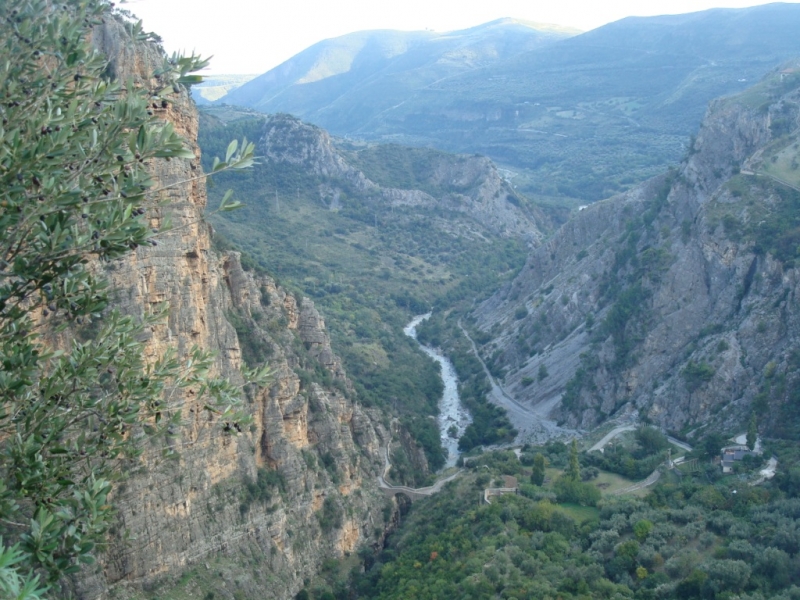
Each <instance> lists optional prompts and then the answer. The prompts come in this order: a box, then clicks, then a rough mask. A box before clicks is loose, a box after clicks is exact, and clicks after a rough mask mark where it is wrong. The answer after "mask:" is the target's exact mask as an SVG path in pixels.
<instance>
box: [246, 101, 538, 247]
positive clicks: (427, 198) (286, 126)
mask: <svg viewBox="0 0 800 600" xmlns="http://www.w3.org/2000/svg"><path fill="white" fill-rule="evenodd" d="M259 146H260V150H261V152H263V155H264V156H265V158H266V159H267V160H269V161H271V162H273V163H276V164H289V165H294V166H297V167H300V168H302V169H303V170H304V171H305V173H307V174H309V175H312V176H316V177H317V178H319V179H320V180H322V181H323V182H324V183H322V184H320V198H321V200H322V202H323V204H325V205H326V206H328V207H329V208H331V209H333V210H338V209H339V208H341V204H340V202H339V198H340V196H341V194H342V188H343V187H345V188H348V193H353V192H355V193H356V194H358V195H361V196H364V197H365V198H368V199H369V201H371V202H375V203H378V204H380V205H381V206H383V207H384V208H389V207H424V208H437V209H440V210H446V211H449V212H451V213H453V214H456V215H462V216H463V217H466V218H467V219H468V220H469V221H470V222H471V224H472V229H474V228H475V227H476V226H477V227H480V228H485V229H486V230H488V231H490V232H492V233H494V234H499V235H502V236H505V237H518V238H523V239H525V240H527V241H529V242H530V243H532V244H533V245H538V244H539V243H540V241H541V239H542V237H543V236H542V229H544V228H546V226H547V218H546V217H545V216H544V214H543V213H541V211H539V210H538V209H536V208H535V207H532V206H523V203H524V200H522V199H521V198H520V197H519V195H518V194H516V193H515V192H514V190H513V188H512V187H511V185H510V184H509V183H508V182H507V181H505V180H504V179H503V178H502V176H501V175H500V173H499V172H498V170H497V167H496V166H495V165H494V163H492V161H491V160H489V159H488V158H485V157H482V156H477V155H476V156H461V155H451V154H445V153H437V154H435V155H432V156H431V161H432V164H429V165H427V167H428V169H427V170H428V171H429V173H430V174H429V175H428V177H427V178H426V181H425V182H424V183H425V187H426V189H428V190H433V189H436V190H446V191H443V192H442V193H438V194H433V193H431V192H430V191H424V190H420V189H399V188H394V187H386V186H381V185H378V184H377V183H375V182H374V181H372V180H370V179H369V178H368V177H367V176H366V175H365V174H364V173H363V172H362V171H360V170H359V169H357V168H355V167H354V166H353V165H352V164H350V162H348V159H347V157H346V155H345V154H344V153H343V152H341V151H340V150H339V148H338V147H337V145H336V143H335V142H334V140H333V139H332V138H331V136H330V135H329V134H328V132H326V131H325V130H323V129H320V128H319V127H316V126H314V125H309V124H307V123H303V122H302V121H299V120H298V119H296V118H294V117H292V116H290V115H284V114H278V115H272V116H271V117H269V118H268V120H267V122H266V125H265V128H264V135H263V137H262V139H261V141H260V143H259ZM453 231H454V229H453V228H452V227H451V228H450V231H449V233H451V234H452V232H453Z"/></svg>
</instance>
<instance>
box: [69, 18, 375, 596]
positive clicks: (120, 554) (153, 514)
mask: <svg viewBox="0 0 800 600" xmlns="http://www.w3.org/2000/svg"><path fill="white" fill-rule="evenodd" d="M95 43H96V45H97V46H98V47H99V48H100V49H101V50H103V51H105V52H106V53H107V54H108V55H109V56H110V57H111V58H112V64H111V67H112V69H113V70H114V72H116V74H117V75H118V76H119V77H122V78H127V77H133V78H134V80H136V81H137V82H138V83H140V84H150V83H152V81H151V80H150V78H149V73H150V72H151V71H152V70H153V68H154V67H156V66H157V65H158V64H159V62H160V61H161V60H162V57H161V54H160V52H159V51H157V50H156V49H155V48H153V47H151V46H149V45H147V44H142V43H134V42H133V41H132V40H130V39H129V38H128V37H127V35H126V34H125V32H124V29H123V28H122V26H121V25H120V24H119V23H117V22H115V21H112V20H109V22H108V23H106V25H105V26H104V27H103V29H102V31H97V32H96V33H95ZM163 116H164V118H165V119H168V120H170V121H171V122H172V123H173V124H174V125H175V128H176V130H177V131H178V132H180V133H181V134H182V135H183V136H184V137H185V138H186V139H187V140H188V141H189V142H190V144H192V145H193V147H194V148H195V150H197V146H196V145H195V140H196V136H197V125H198V118H197V114H196V111H195V108H194V105H193V103H192V102H191V100H190V99H189V97H188V94H186V93H181V94H178V95H176V96H175V99H174V102H173V103H171V104H170V106H169V108H167V109H166V110H164V111H163ZM197 155H198V158H195V159H194V160H191V161H179V160H173V161H171V162H166V161H158V162H156V163H155V164H154V165H153V171H154V173H155V178H156V180H157V183H158V186H157V187H160V188H163V191H162V192H160V194H161V196H162V199H167V200H168V203H167V204H165V205H161V206H159V207H152V208H150V209H149V211H148V213H147V214H148V216H149V218H150V220H151V223H152V225H153V226H154V227H159V226H160V225H161V224H162V222H163V220H164V218H165V217H166V216H167V215H169V216H170V217H171V221H172V228H171V230H170V231H169V232H166V233H163V234H161V235H159V236H158V238H157V239H158V246H156V247H154V248H150V247H148V248H139V249H138V250H136V251H135V252H134V253H132V254H131V255H130V256H129V257H127V258H126V259H125V260H124V261H121V262H118V263H116V264H114V265H112V266H111V267H110V268H109V271H108V274H109V277H110V279H111V281H112V283H113V285H114V288H115V289H116V293H117V298H118V306H119V307H120V308H121V309H122V310H123V311H126V312H129V313H133V314H141V313H143V312H144V311H146V310H149V309H151V308H153V307H155V306H157V305H160V304H162V303H165V302H166V303H169V318H168V320H167V321H166V322H164V323H163V325H160V326H158V327H156V328H154V329H153V331H151V332H150V337H149V339H148V340H147V350H148V352H149V353H151V354H152V355H154V356H155V355H157V354H159V353H161V352H163V351H164V350H165V349H167V348H169V347H176V348H177V349H178V351H179V354H181V355H183V356H185V355H186V354H187V353H188V352H189V350H190V349H191V348H192V347H193V346H199V347H200V348H202V349H205V350H211V351H214V352H216V363H215V367H214V368H215V371H216V373H215V374H216V375H221V376H224V377H228V378H230V379H231V380H232V381H234V382H241V381H242V378H241V375H240V373H239V371H240V367H241V366H242V362H243V360H244V361H250V362H259V363H260V362H268V363H269V365H270V366H271V367H272V369H273V370H274V380H273V383H272V384H271V385H270V386H269V387H267V388H263V389H247V390H246V392H247V405H246V408H247V410H248V412H249V413H250V414H251V415H252V424H251V425H249V426H247V425H245V426H244V427H243V428H242V431H241V433H239V434H237V435H230V434H227V433H226V432H225V431H224V424H222V423H219V422H217V420H216V419H215V418H213V417H211V416H210V415H209V414H208V413H207V411H205V410H204V408H203V406H204V402H203V399H202V398H199V397H198V390H195V389H188V390H185V391H183V390H177V391H176V392H175V393H174V394H173V395H172V396H171V397H170V399H169V403H170V405H171V406H173V407H174V410H178V411H180V412H181V414H182V416H183V426H182V428H181V429H180V431H178V432H176V436H175V441H174V443H175V446H176V449H177V450H178V452H179V455H180V459H179V460H177V461H173V462H165V461H163V460H161V459H160V447H150V448H148V449H147V450H146V452H145V454H144V456H143V457H142V459H141V461H139V462H138V463H137V464H134V465H131V466H130V471H131V477H130V478H128V479H126V480H125V482H124V483H123V484H122V486H121V488H120V489H119V490H118V492H117V494H116V504H117V505H118V507H119V516H118V525H117V526H116V527H115V535H114V536H112V538H111V539H110V540H109V547H108V550H107V552H106V553H105V554H104V555H103V556H102V557H101V560H100V562H99V566H98V568H97V569H96V570H95V571H94V572H89V573H88V575H87V576H86V577H84V578H83V579H82V580H81V581H80V582H79V583H78V584H77V587H78V589H79V595H80V596H81V597H83V598H87V599H88V598H105V597H108V596H109V593H112V595H113V596H114V597H118V598H125V597H134V596H135V595H136V593H137V592H136V590H137V589H138V588H140V587H141V586H152V585H155V584H157V583H158V582H161V583H162V584H163V585H165V586H167V587H169V585H170V581H174V578H175V577H176V575H179V574H180V573H181V572H182V571H183V570H185V569H186V568H188V567H190V566H192V565H198V564H200V565H202V564H205V565H206V567H205V568H206V569H207V568H208V567H207V563H208V561H210V560H211V559H212V558H215V559H216V560H217V561H219V560H222V561H223V563H224V562H225V557H232V556H241V555H242V554H247V555H248V556H252V557H258V560H257V561H255V562H253V561H240V560H231V561H229V563H230V564H228V563H226V564H228V566H226V567H225V577H230V578H235V579H236V589H239V590H241V592H242V593H243V594H244V596H245V597H248V598H255V597H259V598H276V599H277V598H281V599H283V598H290V597H292V596H293V595H294V594H295V593H296V592H297V591H298V590H299V589H300V588H301V587H303V579H304V578H307V577H311V576H313V574H314V573H316V571H317V570H318V569H319V566H320V564H321V562H322V561H323V560H324V559H325V558H329V557H335V556H341V555H342V554H343V553H345V552H352V551H353V550H354V549H355V548H356V547H357V546H358V545H360V544H364V543H374V542H375V540H376V535H378V536H380V535H382V532H383V530H384V516H383V509H384V506H385V499H384V497H383V496H382V495H381V494H380V492H379V491H378V489H377V485H376V483H375V474H377V472H378V471H379V469H380V468H382V464H383V463H382V456H381V453H380V448H381V445H382V444H383V443H384V440H385V439H388V434H387V432H386V431H385V429H384V427H383V426H382V425H381V424H380V422H379V420H378V418H377V415H375V414H371V413H367V412H365V411H364V410H362V409H361V408H360V407H359V406H358V405H356V404H355V403H354V402H353V400H352V394H351V385H350V383H349V382H348V381H347V379H346V376H345V373H344V371H343V369H342V366H341V362H340V361H339V359H338V358H337V357H336V356H335V355H334V354H333V352H332V350H331V347H330V341H329V339H328V336H327V333H326V331H325V324H324V321H323V320H322V318H321V316H320V315H319V313H317V311H316V309H315V308H314V306H313V304H312V303H311V302H310V301H308V300H304V301H303V302H302V303H301V305H300V306H299V307H298V306H297V303H296V301H295V298H294V297H293V296H291V295H288V294H287V293H286V292H285V291H284V290H283V289H281V288H280V287H279V286H276V285H275V283H274V281H272V280H271V279H269V278H258V279H257V278H255V277H254V276H253V275H252V274H250V273H247V272H244V271H243V270H242V267H241V264H240V262H239V257H238V255H237V254H235V253H231V254H228V255H226V256H219V255H218V254H217V253H216V252H215V251H214V250H212V248H211V235H210V228H209V227H208V225H207V224H206V223H205V221H204V220H203V210H204V209H205V204H206V196H205V184H204V182H203V180H202V179H198V176H200V175H201V167H200V161H199V151H197ZM232 323H233V325H232ZM234 325H235V326H236V327H234ZM237 330H238V334H237ZM326 507H327V512H326ZM325 515H328V516H329V517H331V518H328V519H327V520H325V519H323V518H319V519H318V518H317V516H322V517H324V516H325ZM125 531H128V532H129V533H130V535H131V536H133V540H132V541H125V540H124V539H123V536H122V533H123V532H125ZM220 574H221V575H222V570H220ZM214 585H215V587H212V588H210V589H216V588H220V587H225V586H226V585H229V584H226V582H225V581H222V580H220V581H219V582H218V583H217V584H214ZM110 590H111V592H110ZM228 592H230V593H232V592H233V588H229V589H228ZM228 592H225V593H222V594H221V595H220V596H219V597H228ZM231 597H232V596H231Z"/></svg>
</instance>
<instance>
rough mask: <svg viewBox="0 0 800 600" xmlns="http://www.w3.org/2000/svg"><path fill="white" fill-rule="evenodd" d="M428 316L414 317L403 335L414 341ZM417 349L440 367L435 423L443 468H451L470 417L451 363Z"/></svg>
mask: <svg viewBox="0 0 800 600" xmlns="http://www.w3.org/2000/svg"><path fill="white" fill-rule="evenodd" d="M430 316H431V313H426V314H424V315H419V316H416V317H414V318H413V319H412V320H411V322H410V323H409V324H408V325H406V326H405V327H404V328H403V333H405V334H406V335H407V336H409V337H411V338H414V339H415V340H416V339H417V325H419V324H420V323H422V322H423V321H424V320H425V319H427V318H429V317H430ZM417 343H418V344H419V341H417ZM419 347H420V348H422V351H423V352H424V353H425V354H427V355H428V356H430V357H431V358H432V359H433V360H435V361H436V362H437V363H439V365H440V366H441V367H442V382H443V383H444V393H443V394H442V399H441V400H439V417H438V418H437V420H436V421H437V423H438V425H439V436H440V438H441V440H442V447H443V448H444V449H445V450H447V462H446V463H445V467H452V466H453V465H455V464H456V461H457V460H458V455H459V452H458V438H460V437H461V436H462V435H463V433H464V430H465V429H466V428H467V425H469V424H470V423H472V417H471V416H470V414H469V413H468V412H467V409H466V408H464V406H463V405H462V404H461V399H460V398H459V397H458V378H457V377H456V370H455V368H454V367H453V363H451V362H450V361H449V360H448V359H447V357H446V356H444V355H442V354H440V353H439V352H437V351H436V349H435V348H430V347H429V346H425V345H424V344H419ZM453 426H455V428H456V432H457V434H456V437H452V436H450V434H449V433H448V430H449V429H450V428H451V427H453Z"/></svg>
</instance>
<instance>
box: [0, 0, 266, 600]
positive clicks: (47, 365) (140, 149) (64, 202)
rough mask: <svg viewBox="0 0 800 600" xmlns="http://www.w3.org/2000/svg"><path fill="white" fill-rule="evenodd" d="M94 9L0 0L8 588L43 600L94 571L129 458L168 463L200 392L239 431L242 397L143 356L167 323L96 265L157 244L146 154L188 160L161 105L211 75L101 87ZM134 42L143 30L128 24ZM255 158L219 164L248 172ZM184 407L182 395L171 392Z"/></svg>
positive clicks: (1, 569)
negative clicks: (86, 570)
mask: <svg viewBox="0 0 800 600" xmlns="http://www.w3.org/2000/svg"><path fill="white" fill-rule="evenodd" d="M115 18H117V17H114V16H113V15H112V14H111V8H110V5H109V4H108V3H107V2H105V1H104V0H66V1H65V2H64V3H60V4H58V5H54V4H53V3H52V2H49V1H47V0H9V1H7V2H3V3H0V96H2V99H3V101H2V105H1V106H0V118H2V126H1V127H0V364H1V365H2V368H0V399H1V402H2V404H0V536H2V538H0V539H1V540H2V542H0V590H2V594H3V597H14V598H37V597H39V596H40V595H42V594H43V593H45V592H46V587H47V586H51V587H52V586H53V585H54V584H56V582H59V581H60V580H63V577H64V576H65V575H67V574H70V573H75V572H76V571H78V570H79V568H80V564H81V563H89V562H91V561H92V560H93V559H92V555H93V554H94V552H95V550H96V549H97V548H98V547H102V544H103V541H104V538H105V534H106V532H107V530H108V527H109V525H110V520H111V517H112V515H113V507H112V506H111V504H110V500H109V493H110V491H111V489H112V481H113V479H114V478H115V477H117V475H116V473H117V472H119V471H121V470H123V469H121V468H120V467H121V464H122V463H123V461H126V460H130V459H133V458H135V457H136V456H137V455H138V454H139V453H140V452H141V451H142V444H141V442H142V440H143V439H144V438H150V439H152V440H160V441H159V442H156V444H157V447H158V445H160V446H161V447H162V448H163V449H164V451H165V453H166V454H169V446H170V438H171V436H172V435H173V434H174V433H175V431H176V430H175V427H176V426H177V425H179V422H178V418H179V412H178V411H177V410H175V407H174V406H171V405H170V404H169V402H168V398H169V396H165V392H168V391H171V392H174V391H175V390H177V389H178V388H184V387H188V386H192V387H193V389H194V390H195V391H196V392H198V393H199V394H201V395H205V393H206V392H209V393H210V397H211V398H212V399H210V400H209V405H210V406H209V408H210V409H212V410H215V411H216V412H220V413H223V414H224V415H225V418H227V419H229V420H232V419H234V418H235V414H234V412H233V411H232V407H233V406H234V405H235V404H236V402H237V396H238V391H237V390H236V389H234V388H233V387H232V386H230V384H228V383H226V382H222V381H218V380H213V379H210V378H208V377H207V376H206V374H207V369H208V367H209V366H210V364H211V357H210V356H209V355H208V354H206V353H203V352H200V351H199V350H193V351H191V352H190V353H189V355H188V356H186V357H180V358H179V357H178V356H177V354H176V353H175V352H168V353H166V354H165V355H162V356H156V357H150V358H146V356H145V353H144V344H143V342H142V340H143V339H146V336H144V335H143V333H144V331H145V328H147V327H151V326H153V325H154V324H155V323H156V322H157V320H158V317H159V315H157V314H155V315H144V316H143V317H142V318H139V319H136V318H133V317H130V316H122V315H120V314H119V313H117V312H115V311H113V310H112V309H111V306H110V304H109V296H110V293H111V290H110V289H109V288H108V285H107V282H106V280H105V278H104V277H103V272H102V264H103V263H108V262H109V261H113V260H116V259H119V258H121V257H123V256H125V255H126V254H129V253H131V252H132V251H134V250H135V249H136V248H138V247H140V246H149V245H155V244H156V243H157V242H156V241H154V240H153V239H152V238H153V237H154V232H153V231H152V230H151V229H150V228H149V226H148V223H147V221H146V220H145V219H144V218H143V217H142V215H144V214H145V212H146V208H145V206H146V205H147V204H148V203H149V202H148V194H149V193H151V191H152V190H151V188H152V186H153V183H154V182H153V180H152V179H151V177H150V174H149V164H150V163H151V161H153V160H155V159H166V160H182V159H193V158H194V153H193V152H192V151H191V150H189V149H187V148H186V147H185V146H184V142H183V140H181V139H180V137H179V136H178V135H177V134H176V133H175V132H174V131H173V129H172V127H171V125H170V124H168V123H165V122H163V121H162V120H160V119H159V118H158V117H157V116H155V115H154V114H153V112H152V111H151V110H150V107H151V104H152V103H153V102H156V103H158V104H159V105H161V104H162V103H163V105H167V103H169V102H171V101H172V98H173V96H172V94H173V93H174V92H176V91H180V89H181V85H183V84H189V83H193V82H195V81H197V78H196V76H193V75H190V74H189V73H190V72H191V71H192V70H195V69H197V68H199V67H201V66H203V65H204V63H203V61H200V60H199V59H197V58H195V57H192V58H182V57H173V59H166V58H165V60H164V65H163V68H162V69H161V70H160V72H158V73H156V74H155V76H156V77H155V80H156V81H157V82H158V88H157V89H139V88H135V87H133V84H132V83H130V82H129V83H127V84H125V85H123V84H121V83H120V82H117V81H113V80H111V79H109V77H108V73H109V71H110V70H109V69H108V67H107V61H106V59H105V57H103V56H102V55H100V54H99V53H97V52H96V51H95V50H94V49H93V48H92V47H91V45H90V44H89V42H88V40H89V39H90V32H91V29H92V28H93V27H95V26H99V25H100V23H101V22H102V21H103V20H104V19H115ZM125 27H126V28H127V35H129V36H130V40H129V42H130V43H131V44H134V43H142V42H145V41H147V39H148V37H149V36H148V35H147V34H143V33H142V32H141V28H140V27H139V26H138V25H131V24H127V25H125ZM249 153H252V147H251V146H245V147H244V148H243V149H242V151H240V152H239V153H238V154H237V153H236V147H235V146H234V147H232V152H229V153H228V156H227V157H226V159H227V161H226V162H225V163H223V164H222V165H221V166H220V165H218V167H219V168H225V167H233V166H234V165H236V166H243V165H245V164H246V163H247V162H248V161H249V160H250V159H249V156H248V154H249ZM178 396H179V394H178Z"/></svg>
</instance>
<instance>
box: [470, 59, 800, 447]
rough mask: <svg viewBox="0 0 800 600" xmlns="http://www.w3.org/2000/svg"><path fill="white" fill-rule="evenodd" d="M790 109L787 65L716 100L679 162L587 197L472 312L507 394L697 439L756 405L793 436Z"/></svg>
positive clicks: (794, 137) (580, 422) (794, 118)
mask: <svg viewBox="0 0 800 600" xmlns="http://www.w3.org/2000/svg"><path fill="white" fill-rule="evenodd" d="M798 114H800V91H799V90H798V82H797V81H796V80H795V81H794V82H793V83H792V81H791V80H787V79H786V72H784V73H779V72H775V73H772V74H771V75H770V76H768V77H767V79H766V80H765V81H764V82H762V83H761V84H760V85H759V86H758V87H756V88H754V89H753V90H750V91H748V92H746V93H745V94H743V95H741V96H738V97H733V98H726V99H722V100H718V101H715V102H713V103H712V104H711V105H710V107H709V110H708V113H707V115H706V118H705V120H704V123H703V126H702V128H701V129H700V131H699V133H698V135H697V138H696V140H694V143H693V145H692V147H691V148H690V150H689V154H688V156H687V158H686V159H685V160H684V161H683V162H682V164H681V165H680V166H679V167H678V168H676V169H674V170H673V171H672V172H670V173H668V174H665V175H663V176H661V177H658V178H655V179H653V180H651V181H649V182H647V183H646V184H644V185H642V186H639V187H638V188H636V189H634V190H632V191H630V192H629V193H625V194H622V195H619V196H615V197H613V198H610V199H608V200H605V201H602V202H598V203H596V204H594V205H591V206H588V207H585V208H583V209H582V210H580V211H578V212H577V213H576V214H575V215H574V216H573V218H572V219H571V220H570V221H569V222H567V223H566V224H565V225H564V226H563V227H562V228H561V229H560V230H559V231H558V232H557V233H556V235H554V236H553V237H552V238H551V239H549V240H548V241H546V242H545V243H544V244H543V245H542V246H541V247H539V248H537V249H536V250H534V251H533V252H532V253H531V255H530V257H529V259H528V262H527V264H526V266H525V268H524V269H523V270H522V272H521V273H520V274H519V276H518V277H517V278H516V279H515V280H514V281H513V282H512V283H511V284H510V285H508V286H507V287H506V288H505V289H503V290H501V291H500V292H499V293H497V294H495V295H494V296H493V297H492V298H490V299H489V300H487V301H486V302H484V303H483V304H482V305H481V306H480V307H478V309H477V310H476V311H475V313H474V317H475V319H476V321H477V325H478V327H479V328H480V329H482V330H483V331H485V332H487V333H489V334H490V336H489V337H490V338H491V339H490V341H489V342H487V344H485V345H484V346H483V353H484V355H485V356H486V357H487V358H488V357H491V361H490V362H491V364H492V365H493V366H494V367H495V368H496V369H498V370H502V379H503V381H504V384H505V387H506V389H507V390H508V391H509V392H510V393H511V394H512V395H513V396H514V397H515V398H516V399H517V400H519V401H521V402H523V403H526V404H527V405H529V406H539V408H540V409H541V408H543V407H544V408H546V409H547V410H550V409H552V414H553V415H554V416H557V417H559V418H560V420H561V421H563V422H565V423H567V424H569V425H570V426H573V427H580V428H590V427H593V426H595V425H597V424H598V423H600V422H602V421H603V420H605V419H607V418H609V417H612V416H621V415H625V414H629V413H633V412H634V411H636V412H638V414H639V415H641V416H643V417H646V418H648V419H650V420H651V421H652V422H653V423H655V424H657V425H660V426H663V427H665V428H667V429H670V430H673V431H682V432H683V433H690V432H694V433H698V434H699V433H700V432H701V431H702V430H703V429H702V428H704V427H707V428H708V429H707V430H710V429H733V428H737V427H741V426H742V425H743V423H746V421H747V419H748V417H749V415H750V413H751V411H755V412H756V414H757V415H758V418H759V422H760V423H761V424H762V426H763V427H765V428H769V429H770V430H771V432H773V433H777V434H781V433H782V434H787V433H788V432H789V431H790V430H791V427H794V425H791V423H792V422H793V421H792V419H787V418H786V416H787V415H788V414H790V412H791V411H790V408H791V406H792V405H796V401H797V399H796V394H795V393H794V392H793V390H794V389H796V386H797V381H796V380H797V375H796V371H797V364H798V354H797V348H798V342H800V313H798V303H797V300H796V298H797V294H798V293H800V288H799V287H798V284H799V283H800V277H799V276H798V268H797V267H796V266H795V255H796V253H797V250H796V248H797V241H798V234H797V231H798V229H797V227H798V224H799V223H798V222H797V219H798V212H797V206H798V205H799V204H798V203H800V186H798V185H797V181H796V180H795V179H793V178H795V177H796V170H797V166H796V165H797V156H798V126H799V125H800V121H798ZM792 160H793V161H794V162H792ZM792 165H794V166H792ZM784 167H785V168H784ZM781 169H783V171H782V170H781Z"/></svg>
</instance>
